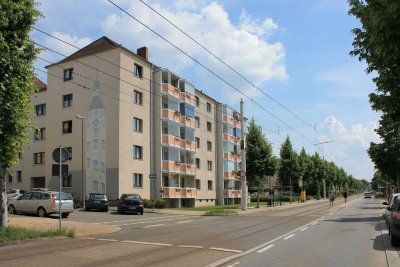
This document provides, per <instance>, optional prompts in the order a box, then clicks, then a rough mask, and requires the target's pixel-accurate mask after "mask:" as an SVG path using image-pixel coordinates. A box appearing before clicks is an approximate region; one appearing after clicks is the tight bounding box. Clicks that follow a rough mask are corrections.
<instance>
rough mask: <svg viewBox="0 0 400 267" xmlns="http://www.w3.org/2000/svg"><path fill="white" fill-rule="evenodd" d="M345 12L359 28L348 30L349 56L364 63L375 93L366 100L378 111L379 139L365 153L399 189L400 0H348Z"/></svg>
mask: <svg viewBox="0 0 400 267" xmlns="http://www.w3.org/2000/svg"><path fill="white" fill-rule="evenodd" d="M348 2H349V5H350V10H349V14H351V15H353V16H355V17H356V18H358V19H359V20H360V22H361V25H362V27H361V28H355V29H353V30H352V32H353V34H354V35H355V37H354V42H353V47H354V50H353V51H351V52H350V54H351V55H353V56H357V57H358V59H359V60H360V61H361V60H365V62H366V63H367V69H366V72H367V73H371V72H376V73H377V75H376V77H375V78H374V79H373V81H374V83H375V85H376V92H375V93H371V94H370V95H369V97H370V103H371V106H372V108H373V109H374V110H375V111H379V112H381V113H382V116H381V120H380V122H379V123H380V127H379V129H378V130H377V133H378V134H379V135H380V136H381V138H382V140H383V142H382V143H380V144H376V143H371V146H370V149H369V150H368V153H369V155H370V157H371V159H372V161H373V162H374V164H375V167H376V168H377V169H379V170H380V171H381V172H382V173H384V174H385V175H387V176H389V177H391V178H392V180H394V181H397V187H398V189H399V188H400V177H399V172H400V170H399V165H400V134H399V132H400V105H399V103H400V66H399V62H400V49H399V43H400V34H399V32H400V19H399V14H400V1H392V0H368V1H364V0H349V1H348Z"/></svg>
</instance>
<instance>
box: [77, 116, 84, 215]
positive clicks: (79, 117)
mask: <svg viewBox="0 0 400 267" xmlns="http://www.w3.org/2000/svg"><path fill="white" fill-rule="evenodd" d="M75 117H76V118H77V119H79V120H81V122H82V148H81V149H82V150H81V152H82V155H81V156H82V166H81V167H82V169H81V171H82V174H81V175H82V207H83V208H84V209H85V208H86V204H85V198H86V192H85V177H84V170H83V121H84V120H85V118H84V117H83V116H81V115H76V116H75Z"/></svg>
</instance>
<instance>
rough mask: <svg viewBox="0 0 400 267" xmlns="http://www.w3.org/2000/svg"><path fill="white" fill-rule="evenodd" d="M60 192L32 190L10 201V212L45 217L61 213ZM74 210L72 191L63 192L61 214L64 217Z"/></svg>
mask: <svg viewBox="0 0 400 267" xmlns="http://www.w3.org/2000/svg"><path fill="white" fill-rule="evenodd" d="M59 199H60V198H59V192H52V191H30V192H26V193H25V194H23V195H21V196H20V197H18V198H17V199H11V200H10V201H9V203H8V212H9V213H10V214H18V213H29V214H37V215H38V216H39V217H45V216H48V215H50V214H59V201H60V200H59ZM73 211H74V202H73V198H72V195H71V193H64V192H62V193H61V216H62V217H63V218H66V217H68V215H69V214H70V213H71V212H73Z"/></svg>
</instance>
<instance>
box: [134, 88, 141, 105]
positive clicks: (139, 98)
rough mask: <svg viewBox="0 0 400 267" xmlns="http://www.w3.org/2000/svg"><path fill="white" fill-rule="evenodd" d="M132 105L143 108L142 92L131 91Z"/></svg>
mask: <svg viewBox="0 0 400 267" xmlns="http://www.w3.org/2000/svg"><path fill="white" fill-rule="evenodd" d="M138 100H139V101H138ZM133 104H136V105H139V106H143V93H142V92H140V91H137V90H133Z"/></svg>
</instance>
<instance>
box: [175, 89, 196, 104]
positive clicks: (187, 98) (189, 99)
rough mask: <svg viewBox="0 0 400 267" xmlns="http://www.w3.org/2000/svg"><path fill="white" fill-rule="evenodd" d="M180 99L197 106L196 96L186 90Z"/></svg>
mask: <svg viewBox="0 0 400 267" xmlns="http://www.w3.org/2000/svg"><path fill="white" fill-rule="evenodd" d="M179 99H180V100H181V101H182V102H185V103H187V104H189V105H192V106H195V104H196V100H195V98H194V96H192V95H190V94H188V93H186V92H181V94H180V97H179Z"/></svg>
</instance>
